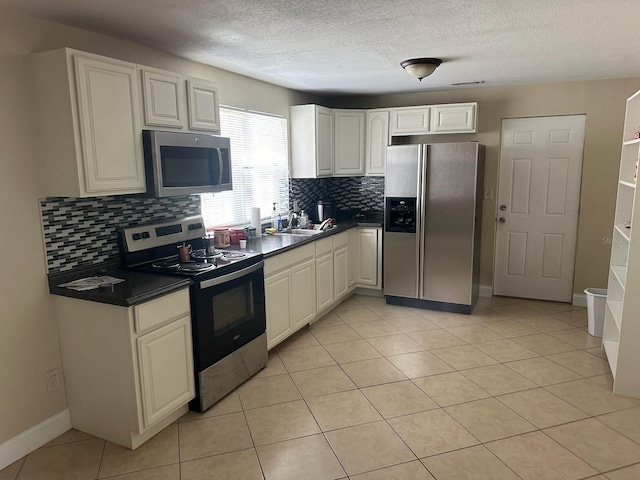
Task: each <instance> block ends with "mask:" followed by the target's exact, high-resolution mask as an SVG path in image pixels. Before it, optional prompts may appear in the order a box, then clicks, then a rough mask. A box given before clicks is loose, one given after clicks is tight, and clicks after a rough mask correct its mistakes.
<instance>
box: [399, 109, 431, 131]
mask: <svg viewBox="0 0 640 480" xmlns="http://www.w3.org/2000/svg"><path fill="white" fill-rule="evenodd" d="M430 118H431V110H430V108H429V107H428V106H420V107H400V108H394V109H392V110H391V135H424V134H426V133H429V119H430Z"/></svg>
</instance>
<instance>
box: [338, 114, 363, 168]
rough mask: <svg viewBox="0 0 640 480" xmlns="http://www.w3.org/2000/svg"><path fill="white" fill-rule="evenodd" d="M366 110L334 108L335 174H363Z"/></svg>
mask: <svg viewBox="0 0 640 480" xmlns="http://www.w3.org/2000/svg"><path fill="white" fill-rule="evenodd" d="M365 122H366V112H365V111H364V110H333V141H334V157H333V161H334V164H333V176H334V177H338V176H349V175H363V174H364V161H365Z"/></svg>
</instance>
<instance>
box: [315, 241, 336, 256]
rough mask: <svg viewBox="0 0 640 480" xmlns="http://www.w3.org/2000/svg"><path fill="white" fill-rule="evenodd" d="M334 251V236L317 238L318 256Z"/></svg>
mask: <svg viewBox="0 0 640 480" xmlns="http://www.w3.org/2000/svg"><path fill="white" fill-rule="evenodd" d="M331 251H333V237H328V238H323V239H322V240H316V257H317V256H320V255H322V254H323V253H327V252H331Z"/></svg>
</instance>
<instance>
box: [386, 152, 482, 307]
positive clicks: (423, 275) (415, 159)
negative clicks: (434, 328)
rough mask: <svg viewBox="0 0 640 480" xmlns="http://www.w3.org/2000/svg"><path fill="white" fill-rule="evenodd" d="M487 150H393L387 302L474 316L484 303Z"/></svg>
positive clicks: (389, 172) (388, 205) (388, 193)
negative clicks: (481, 270) (481, 279)
mask: <svg viewBox="0 0 640 480" xmlns="http://www.w3.org/2000/svg"><path fill="white" fill-rule="evenodd" d="M483 177H484V145H480V144H478V143H477V142H461V143H434V144H428V145H394V146H390V147H388V148H387V166H386V176H385V193H384V195H385V223H384V241H383V253H384V255H383V265H384V268H383V278H384V283H383V288H384V294H385V297H386V300H387V303H390V304H396V305H407V306H413V307H420V308H430V309H434V310H444V311H452V312H461V313H470V312H471V310H472V309H473V306H474V305H475V303H476V300H477V299H478V277H479V267H480V224H481V216H482V192H483Z"/></svg>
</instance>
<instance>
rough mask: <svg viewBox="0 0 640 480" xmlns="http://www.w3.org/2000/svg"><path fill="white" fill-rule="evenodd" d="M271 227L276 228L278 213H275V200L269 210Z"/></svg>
mask: <svg viewBox="0 0 640 480" xmlns="http://www.w3.org/2000/svg"><path fill="white" fill-rule="evenodd" d="M271 228H275V229H277V228H278V215H277V214H276V202H273V210H272V211H271Z"/></svg>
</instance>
